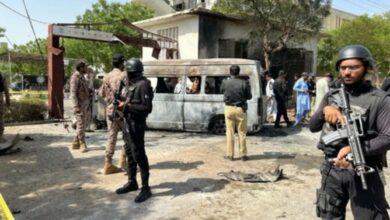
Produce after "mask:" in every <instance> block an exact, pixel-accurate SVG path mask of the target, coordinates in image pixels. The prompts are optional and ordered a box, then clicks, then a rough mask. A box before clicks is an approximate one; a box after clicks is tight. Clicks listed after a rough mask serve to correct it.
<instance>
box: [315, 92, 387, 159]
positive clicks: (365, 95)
mask: <svg viewBox="0 0 390 220" xmlns="http://www.w3.org/2000/svg"><path fill="white" fill-rule="evenodd" d="M364 90H365V91H363V92H361V93H360V94H359V95H357V96H354V95H351V94H350V93H349V92H348V91H346V94H347V96H348V99H349V103H350V107H351V110H352V112H353V113H359V114H361V116H362V120H363V129H364V136H363V137H361V138H360V142H361V143H362V145H363V142H364V141H365V140H369V139H372V138H374V137H376V136H377V135H378V133H377V129H376V119H377V115H378V110H379V106H380V103H381V102H382V101H383V99H384V98H385V97H386V96H387V95H388V94H386V93H385V92H383V91H382V90H379V89H376V88H374V87H372V86H368V85H367V86H366V88H364ZM325 97H326V99H327V103H328V104H333V105H337V103H339V101H338V100H337V99H338V97H337V96H333V95H332V93H331V92H328V93H327V94H326V96H325ZM335 130H336V127H335V126H334V125H330V124H329V123H324V125H323V128H322V132H321V138H320V141H319V143H318V145H317V147H318V148H319V149H321V150H322V151H324V153H325V156H326V157H328V158H334V157H336V156H337V154H338V152H339V150H340V149H341V148H342V147H344V146H346V145H348V142H347V140H341V141H335V142H333V143H330V144H328V145H325V144H324V142H323V141H322V137H323V136H324V135H326V134H328V133H330V132H333V131H335ZM382 157H383V156H382V155H381V156H371V157H370V158H366V162H367V164H370V163H374V164H376V165H381V166H383V165H384V164H385V160H384V159H383V158H382ZM378 163H380V164H378Z"/></svg>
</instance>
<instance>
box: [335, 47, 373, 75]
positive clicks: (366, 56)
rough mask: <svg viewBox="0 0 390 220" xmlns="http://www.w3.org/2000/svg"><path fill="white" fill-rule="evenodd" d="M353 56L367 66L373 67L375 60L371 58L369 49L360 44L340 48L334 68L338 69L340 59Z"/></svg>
mask: <svg viewBox="0 0 390 220" xmlns="http://www.w3.org/2000/svg"><path fill="white" fill-rule="evenodd" d="M353 58H356V59H360V60H362V61H363V63H364V65H365V66H366V67H368V68H371V69H372V68H374V64H375V61H374V59H373V58H372V55H371V52H370V50H368V49H367V48H366V47H365V46H362V45H348V46H346V47H344V48H342V49H341V50H340V52H339V55H338V56H337V59H336V70H337V71H338V70H339V65H340V63H341V61H343V60H346V59H353Z"/></svg>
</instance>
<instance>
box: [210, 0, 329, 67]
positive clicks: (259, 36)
mask: <svg viewBox="0 0 390 220" xmlns="http://www.w3.org/2000/svg"><path fill="white" fill-rule="evenodd" d="M330 3H331V1H330V0H310V1H296V0H275V1H269V0H220V1H218V3H217V4H216V5H215V7H214V8H213V10H215V11H217V12H221V13H225V14H228V15H235V16H239V17H243V18H245V19H246V20H248V21H249V22H250V24H251V25H252V31H251V33H250V36H251V39H252V41H254V42H260V43H261V44H262V50H263V53H264V59H265V63H266V69H269V68H270V66H271V56H272V54H273V53H275V52H276V51H279V50H282V49H284V48H286V47H287V43H288V42H303V41H304V40H305V39H307V38H308V37H310V36H313V35H316V34H317V33H318V32H319V30H320V28H321V26H322V21H323V19H324V18H325V17H326V16H327V15H329V13H330V12H329V10H330Z"/></svg>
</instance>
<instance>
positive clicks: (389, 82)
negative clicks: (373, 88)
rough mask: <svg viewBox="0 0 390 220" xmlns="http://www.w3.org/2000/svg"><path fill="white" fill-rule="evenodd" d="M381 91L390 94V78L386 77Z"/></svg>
mask: <svg viewBox="0 0 390 220" xmlns="http://www.w3.org/2000/svg"><path fill="white" fill-rule="evenodd" d="M382 90H383V91H386V92H390V76H388V77H386V79H385V81H383V84H382Z"/></svg>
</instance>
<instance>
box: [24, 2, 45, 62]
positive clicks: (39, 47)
mask: <svg viewBox="0 0 390 220" xmlns="http://www.w3.org/2000/svg"><path fill="white" fill-rule="evenodd" d="M23 6H24V9H25V10H26V14H27V18H28V21H29V23H30V27H31V30H32V32H33V34H34V38H35V43H36V44H37V46H38V50H39V53H40V54H41V57H42V60H45V59H44V57H43V52H42V49H41V45H40V44H39V42H38V38H37V35H36V33H35V29H34V26H33V24H32V21H31V18H30V14H29V13H28V10H27V6H26V2H25V1H24V0H23Z"/></svg>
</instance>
